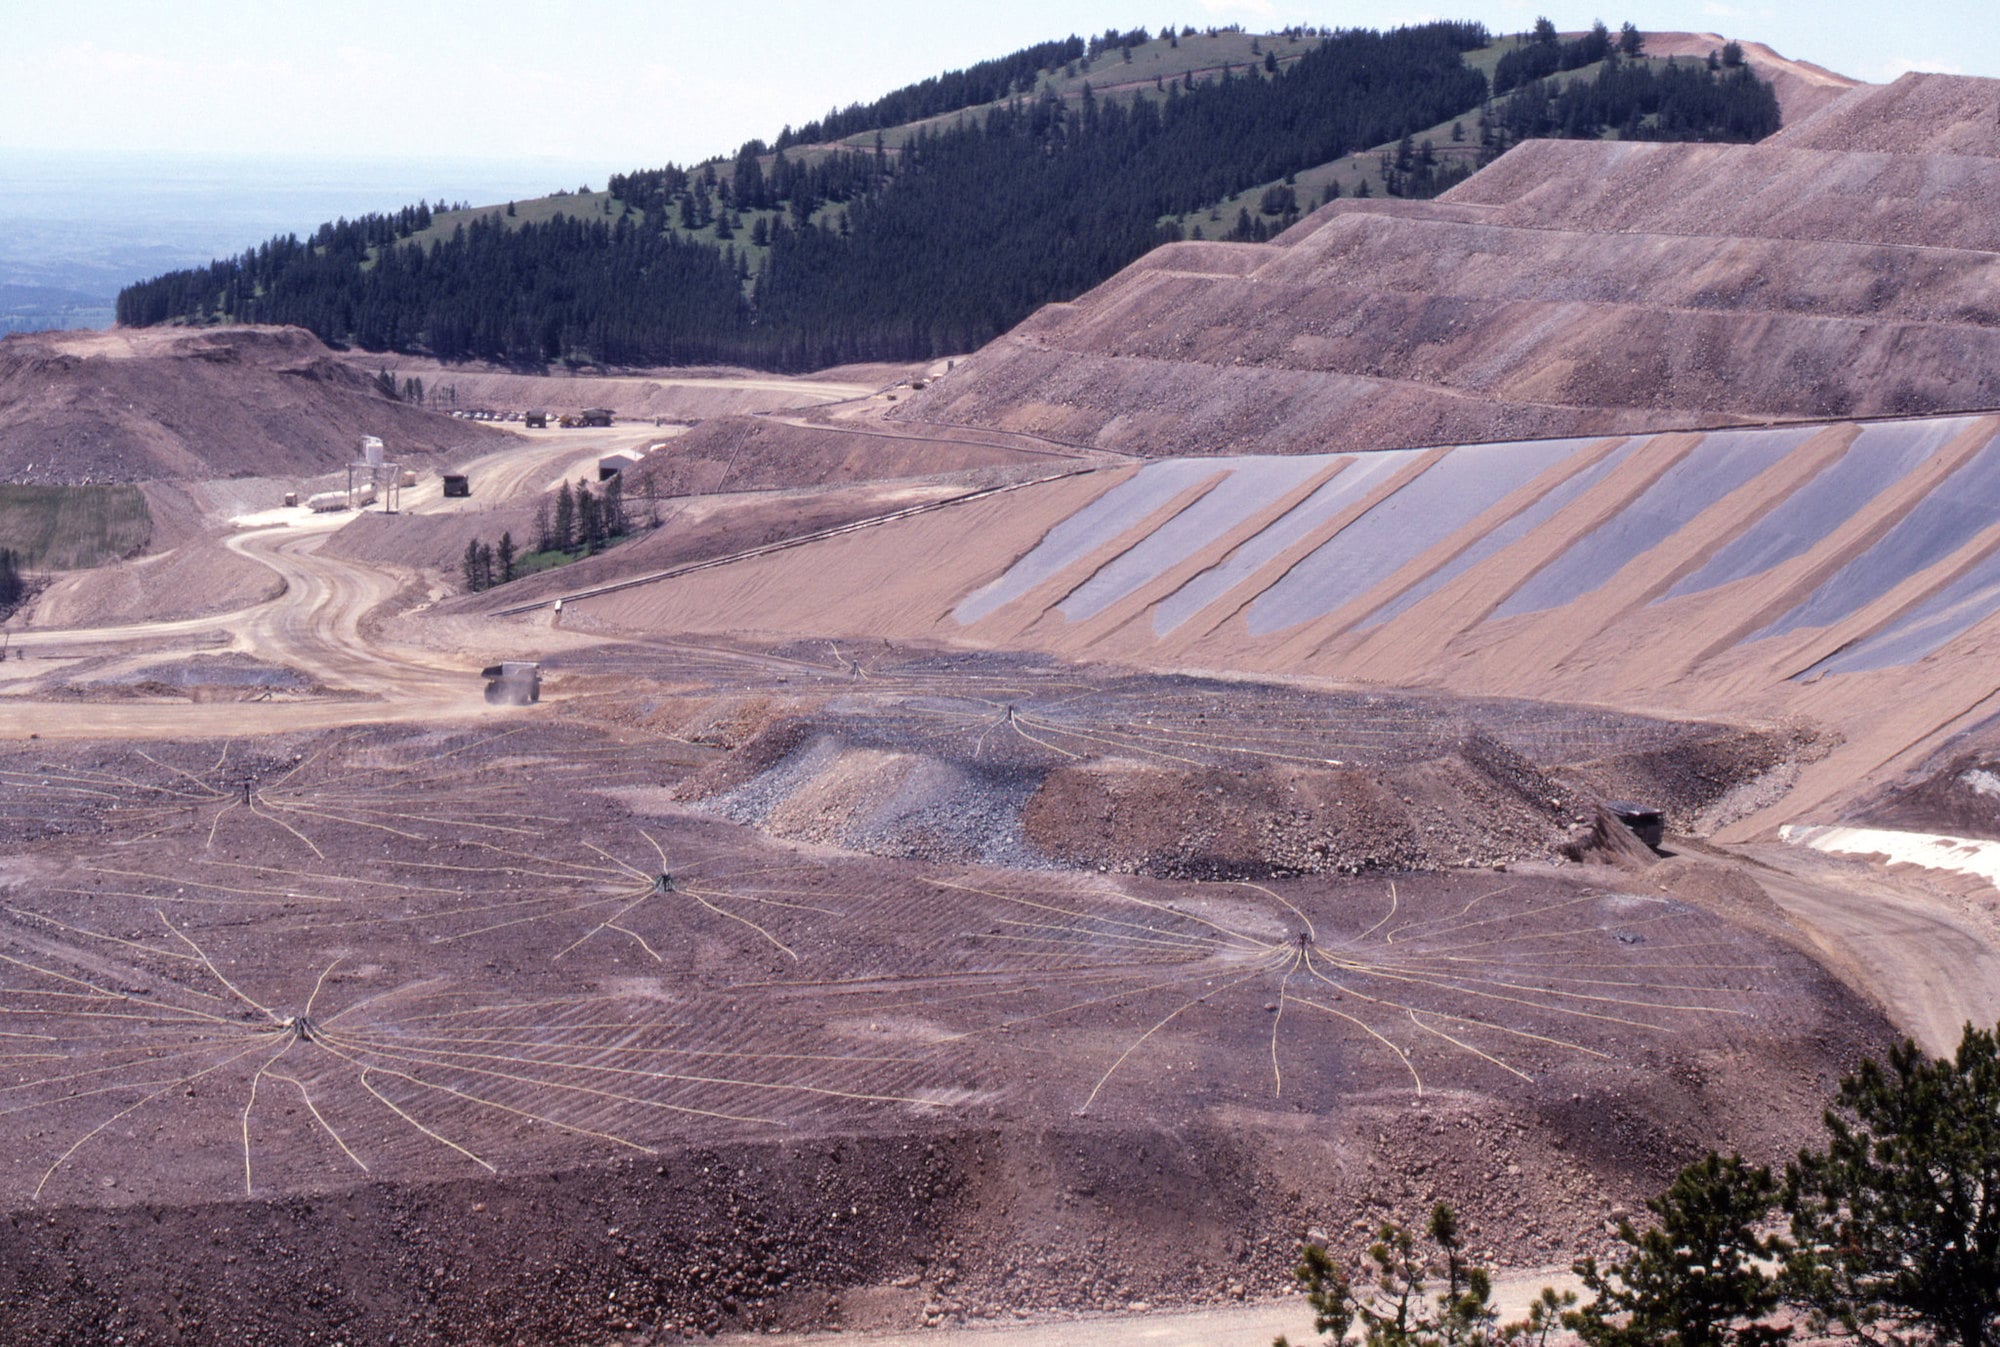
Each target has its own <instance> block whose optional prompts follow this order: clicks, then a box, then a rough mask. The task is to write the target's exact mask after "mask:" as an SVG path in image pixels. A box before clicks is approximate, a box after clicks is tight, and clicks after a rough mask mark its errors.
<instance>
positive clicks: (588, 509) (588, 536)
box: [576, 477, 604, 554]
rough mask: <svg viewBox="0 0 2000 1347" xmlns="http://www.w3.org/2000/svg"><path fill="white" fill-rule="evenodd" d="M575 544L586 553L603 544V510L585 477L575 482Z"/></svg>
mask: <svg viewBox="0 0 2000 1347" xmlns="http://www.w3.org/2000/svg"><path fill="white" fill-rule="evenodd" d="M576 534H577V538H576V541H577V546H578V547H580V548H582V549H583V551H584V552H585V553H586V554H588V553H591V552H595V551H597V549H599V548H600V547H602V546H604V512H603V510H602V509H601V508H600V506H599V502H598V499H597V496H596V494H595V493H593V492H592V491H591V489H590V482H589V480H588V479H587V478H582V477H579V478H578V479H577V482H576Z"/></svg>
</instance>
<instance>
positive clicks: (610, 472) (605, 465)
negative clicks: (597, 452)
mask: <svg viewBox="0 0 2000 1347" xmlns="http://www.w3.org/2000/svg"><path fill="white" fill-rule="evenodd" d="M638 463H639V460H638V459H636V458H634V457H632V455H630V454H606V455H605V456H604V457H603V458H600V459H598V460H597V480H598V481H600V482H608V481H610V480H611V479H612V478H613V477H617V476H619V475H620V474H622V473H623V472H624V471H625V469H627V468H631V467H637V466H638Z"/></svg>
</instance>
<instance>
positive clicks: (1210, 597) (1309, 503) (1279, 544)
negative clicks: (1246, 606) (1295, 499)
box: [1153, 449, 1427, 636]
mask: <svg viewBox="0 0 2000 1347" xmlns="http://www.w3.org/2000/svg"><path fill="white" fill-rule="evenodd" d="M1426 452H1427V451H1426V450H1423V449H1390V450H1384V451H1382V452H1380V453H1373V454H1356V455H1354V456H1353V458H1351V459H1350V460H1349V462H1348V464H1347V466H1346V467H1345V468H1343V469H1342V470H1341V471H1340V473H1339V474H1338V475H1337V476H1335V477H1334V479H1333V480H1332V481H1330V482H1326V483H1323V484H1322V485H1321V486H1320V488H1319V490H1317V491H1315V492H1313V493H1312V495H1310V496H1308V497H1306V498H1305V499H1304V500H1302V501H1300V502H1299V503H1298V504H1297V505H1295V506H1293V507H1292V508H1291V509H1289V510H1287V511H1285V513H1284V515H1283V516H1282V517H1280V518H1278V519H1275V520H1273V521H1272V522H1271V526H1270V527H1269V528H1267V529H1264V530H1262V531H1261V532H1259V533H1258V534H1257V536H1256V537H1254V538H1250V539H1248V540H1246V541H1245V542H1244V543H1243V545H1242V546H1241V547H1238V548H1237V549H1236V550H1235V551H1233V552H1231V553H1230V554H1229V555H1228V556H1227V557H1224V558H1223V559H1222V560H1221V561H1220V562H1218V563H1216V564H1215V565H1213V566H1211V567H1209V568H1208V569H1207V570H1205V571H1203V572H1202V573H1201V574H1200V575H1197V576H1196V577H1194V579H1192V580H1190V581H1188V582H1187V583H1186V584H1185V585H1182V586H1181V587H1180V588H1179V589H1178V590H1176V591H1175V592H1174V593H1173V594H1172V595H1171V596H1170V597H1168V598H1167V599H1165V600H1163V601H1162V602H1161V603H1160V604H1159V605H1158V606H1156V607H1155V608H1154V609H1153V631H1154V633H1155V634H1156V635H1160V636H1164V635H1166V634H1167V633H1168V632H1170V631H1172V630H1173V629H1174V628H1175V627H1178V626H1179V625H1180V624H1181V623H1183V622H1185V621H1187V620H1188V619H1189V618H1191V617H1193V616H1194V615H1195V614H1196V613H1198V612H1200V611H1201V610H1202V609H1203V608H1206V607H1207V606H1208V605H1209V604H1211V603H1213V602H1215V601H1216V600H1217V599H1219V598H1221V597H1222V596H1223V595H1224V594H1226V593H1228V592H1229V591H1230V590H1231V589H1232V588H1234V587H1235V586H1236V585H1238V584H1240V583H1242V582H1243V581H1244V580H1246V579H1248V578H1249V577H1251V576H1252V575H1255V574H1256V573H1257V571H1258V570H1259V569H1260V568H1261V567H1263V566H1265V565H1267V564H1268V563H1269V562H1270V561H1271V560H1272V558H1274V557H1276V556H1278V555H1280V554H1281V553H1282V552H1284V550H1285V549H1286V548H1288V547H1290V546H1292V545H1293V544H1295V543H1297V542H1298V541H1299V540H1301V539H1303V538H1306V537H1308V536H1310V535H1311V533H1312V531H1313V530H1314V529H1316V528H1318V527H1319V526H1320V525H1322V524H1324V523H1325V522H1326V521H1327V520H1329V519H1331V518H1333V517H1334V516H1335V515H1337V514H1339V513H1340V512H1341V511H1342V510H1344V509H1346V508H1347V507H1348V506H1350V505H1353V504H1354V503H1355V502H1356V501H1359V500H1362V499H1363V498H1365V497H1366V496H1367V495H1368V493H1369V492H1370V491H1373V490H1374V489H1375V488H1376V487H1378V486H1380V485H1381V484H1382V483H1383V482H1385V481H1387V480H1388V479H1389V478H1390V477H1392V476H1394V475H1395V474H1396V473H1398V472H1400V471H1402V470H1403V469H1404V468H1405V467H1407V466H1409V464H1410V463H1411V462H1413V461H1414V460H1416V459H1417V458H1419V457H1421V456H1422V455H1423V454H1424V453H1426Z"/></svg>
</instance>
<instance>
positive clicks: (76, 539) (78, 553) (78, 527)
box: [0, 482, 153, 571]
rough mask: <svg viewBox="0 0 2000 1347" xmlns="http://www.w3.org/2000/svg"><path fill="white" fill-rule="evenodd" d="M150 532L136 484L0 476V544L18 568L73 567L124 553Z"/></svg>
mask: <svg viewBox="0 0 2000 1347" xmlns="http://www.w3.org/2000/svg"><path fill="white" fill-rule="evenodd" d="M152 536H153V514H152V511H150V510H148V509H147V508H146V497H145V494H144V493H143V492H141V491H140V490H139V488H138V487H136V486H23V485H20V484H18V483H14V482H0V547H11V548H12V549H14V551H15V552H16V553H18V554H19V555H20V558H21V567H22V569H24V570H43V571H73V570H82V569H84V568H85V567H89V566H102V565H103V564H104V563H105V562H107V561H117V560H119V559H120V558H122V557H129V556H131V555H132V554H133V553H134V552H137V551H138V550H139V549H140V548H142V547H144V546H145V545H146V543H147V540H148V539H150V538H151V537H152Z"/></svg>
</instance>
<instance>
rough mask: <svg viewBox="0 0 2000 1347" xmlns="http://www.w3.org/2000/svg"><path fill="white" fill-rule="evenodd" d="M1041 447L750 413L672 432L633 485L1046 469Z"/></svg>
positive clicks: (702, 487) (773, 484)
mask: <svg viewBox="0 0 2000 1347" xmlns="http://www.w3.org/2000/svg"><path fill="white" fill-rule="evenodd" d="M1048 463H1049V459H1048V456H1047V455H1044V454H1028V453H1022V452H1019V451H1013V450H1008V449H1005V448H1002V447H999V446H997V445H986V444H963V443H953V442H951V441H948V440H944V439H936V440H927V439H920V438H914V437H909V436H904V435H895V436H890V435H879V434H868V433H865V432H855V431H851V430H850V431H839V430H832V429H828V428H824V427H817V426H806V425H795V424H792V423H789V422H785V421H777V420H770V419H764V418H754V417H747V416H725V417H717V418H715V419H714V420H711V421H706V422H704V423H703V424H702V425H701V426H699V427H698V428H696V429H695V430H693V431H691V432H689V433H688V434H686V435H682V436H679V437H677V438H675V439H672V440H668V441H667V442H666V443H665V444H664V445H663V446H662V447H661V448H660V449H658V450H656V451H655V452H653V453H652V454H650V455H649V456H648V457H647V458H646V460H645V462H643V463H642V464H641V465H640V466H639V467H638V468H637V469H635V470H634V472H633V490H634V491H635V492H636V493H639V494H646V495H658V496H693V495H711V494H714V493H717V492H729V491H769V490H774V489H778V488H783V487H798V486H832V485H837V484H842V483H848V482H856V481H880V480H887V479H893V478H906V477H942V476H965V475H969V474H976V475H979V476H981V477H982V478H985V477H991V476H992V475H993V474H992V472H991V470H992V469H1005V468H1016V469H1021V470H1024V471H1027V472H1028V473H1029V474H1030V475H1035V474H1039V473H1043V472H1046V471H1048Z"/></svg>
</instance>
